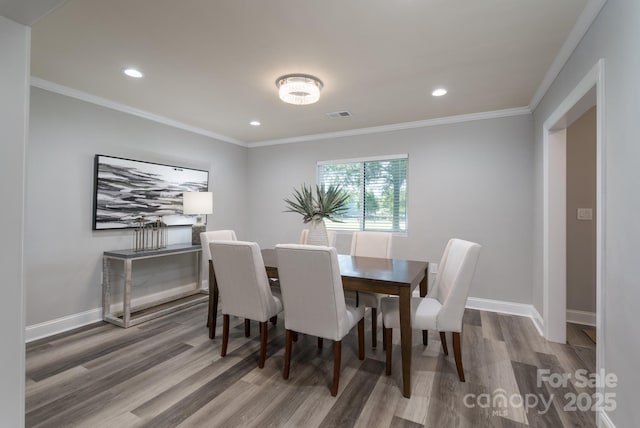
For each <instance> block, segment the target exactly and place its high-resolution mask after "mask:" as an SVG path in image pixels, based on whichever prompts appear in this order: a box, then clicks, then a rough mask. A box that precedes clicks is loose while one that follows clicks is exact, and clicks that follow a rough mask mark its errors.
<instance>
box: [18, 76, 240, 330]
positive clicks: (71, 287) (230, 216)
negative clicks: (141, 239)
mask: <svg viewBox="0 0 640 428" xmlns="http://www.w3.org/2000/svg"><path fill="white" fill-rule="evenodd" d="M30 133H31V135H30V143H29V148H28V151H27V192H26V231H25V236H26V245H25V269H26V302H27V325H29V326H31V325H34V324H38V323H41V322H44V321H50V320H55V319H58V318H61V317H65V316H69V315H74V314H79V313H83V312H85V311H90V310H94V309H97V308H99V307H101V282H102V276H101V271H102V253H103V251H105V250H117V249H124V248H131V243H132V238H131V236H132V232H131V231H129V230H124V231H123V230H120V231H92V230H91V225H92V209H93V205H92V201H93V199H92V198H93V186H94V156H95V154H103V155H110V156H118V157H125V158H130V159H136V160H144V161H149V162H158V163H164V164H169V165H179V166H184V167H190V168H198V169H205V170H208V171H209V189H210V190H211V191H213V194H214V211H215V212H214V214H212V215H209V216H208V228H209V229H222V228H224V229H227V228H229V229H235V230H236V232H237V234H238V236H239V237H240V238H244V237H246V235H247V230H248V210H247V203H246V201H247V197H246V186H247V178H246V177H247V171H246V164H247V149H246V148H244V147H240V146H236V145H232V144H228V143H224V142H220V141H217V140H214V139H211V138H208V137H204V136H201V135H196V134H193V133H190V132H187V131H183V130H179V129H176V128H172V127H169V126H165V125H162V124H159V123H156V122H152V121H149V120H146V119H142V118H139V117H136V116H132V115H129V114H125V113H121V112H118V111H114V110H110V109H108V108H104V107H100V106H97V105H94V104H89V103H86V102H83V101H79V100H77V99H73V98H69V97H66V96H63V95H59V94H55V93H52V92H48V91H45V90H42V89H37V88H32V93H31V125H30ZM169 240H170V243H178V242H190V240H191V229H190V228H189V227H179V228H172V229H171V230H170V236H169ZM193 266H194V263H193V259H191V260H190V259H189V256H176V257H167V258H163V259H161V260H160V261H155V262H153V261H144V262H139V264H138V265H137V266H136V263H135V262H134V278H133V283H134V284H133V286H134V297H135V296H137V295H138V296H139V295H142V294H147V293H151V292H155V291H162V290H166V289H170V288H174V287H178V286H181V285H185V282H186V283H189V282H191V283H194V281H195V271H194V270H193ZM116 279H117V278H116ZM194 286H195V283H194Z"/></svg>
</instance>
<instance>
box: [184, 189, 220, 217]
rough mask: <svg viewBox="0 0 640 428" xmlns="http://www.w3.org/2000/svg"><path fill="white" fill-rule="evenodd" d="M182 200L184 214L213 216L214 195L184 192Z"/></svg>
mask: <svg viewBox="0 0 640 428" xmlns="http://www.w3.org/2000/svg"><path fill="white" fill-rule="evenodd" d="M183 197H184V199H183V200H182V213H183V214H196V215H200V214H211V213H213V193H211V192H184V193H183Z"/></svg>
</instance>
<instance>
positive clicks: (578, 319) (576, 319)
mask: <svg viewBox="0 0 640 428" xmlns="http://www.w3.org/2000/svg"><path fill="white" fill-rule="evenodd" d="M567 322H572V323H574V324H583V325H589V326H591V327H595V326H596V313H595V312H586V311H576V310H573V309H567Z"/></svg>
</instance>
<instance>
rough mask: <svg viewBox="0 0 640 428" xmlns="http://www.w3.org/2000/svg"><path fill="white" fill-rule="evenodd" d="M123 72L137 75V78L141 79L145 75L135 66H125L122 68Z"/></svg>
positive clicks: (133, 75) (132, 75) (130, 75)
mask: <svg viewBox="0 0 640 428" xmlns="http://www.w3.org/2000/svg"><path fill="white" fill-rule="evenodd" d="M122 72H123V73H124V74H126V75H127V76H129V77H135V78H136V79H139V78H141V77H142V76H143V74H142V72H140V70H136V69H135V68H125V69H124V70H122Z"/></svg>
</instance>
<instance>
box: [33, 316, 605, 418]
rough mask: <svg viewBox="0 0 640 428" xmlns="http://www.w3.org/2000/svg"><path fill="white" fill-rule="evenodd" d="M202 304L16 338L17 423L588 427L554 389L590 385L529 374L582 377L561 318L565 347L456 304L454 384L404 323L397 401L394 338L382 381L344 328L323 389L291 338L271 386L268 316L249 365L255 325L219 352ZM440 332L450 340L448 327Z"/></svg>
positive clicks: (313, 355)
mask: <svg viewBox="0 0 640 428" xmlns="http://www.w3.org/2000/svg"><path fill="white" fill-rule="evenodd" d="M206 311H207V307H206V304H201V305H197V306H193V307H191V308H188V309H185V310H183V311H181V312H176V313H174V314H170V315H168V316H166V317H163V318H159V319H156V320H153V321H149V322H147V323H144V324H140V325H138V326H135V327H131V328H129V329H122V328H119V327H116V326H113V325H110V324H106V323H98V324H94V325H91V326H87V327H83V328H81V329H78V330H75V331H73V332H70V333H65V334H62V335H58V336H54V337H51V338H47V339H43V340H40V341H37V342H33V343H30V344H28V345H27V361H26V367H27V371H26V385H27V386H26V389H27V393H26V412H27V413H26V426H27V427H56V428H58V427H91V428H100V427H109V428H111V427H117V428H127V427H135V428H140V427H153V428H162V427H167V428H169V427H171V428H173V427H180V428H186V427H363V428H365V427H366V428H369V427H394V428H395V427H408V428H413V427H422V426H427V427H525V426H535V427H554V428H555V427H561V426H566V427H568V426H586V427H595V426H596V424H595V415H594V413H593V412H589V411H588V412H580V411H572V410H570V409H569V411H567V409H566V407H567V404H568V403H567V402H566V401H565V394H578V393H580V392H587V393H589V394H591V393H593V392H594V391H590V390H588V389H584V388H582V389H580V388H576V387H574V385H573V384H572V383H571V381H569V382H568V384H567V385H562V386H560V387H556V388H554V387H552V386H551V385H550V384H549V383H548V382H546V381H540V373H541V372H539V370H540V369H543V370H547V372H545V373H553V374H559V375H562V374H571V375H572V377H573V374H574V373H575V371H576V370H578V369H587V370H588V371H589V372H593V370H594V369H595V344H594V343H593V342H592V341H591V340H590V339H589V338H588V336H586V335H585V334H584V332H582V331H581V327H580V326H577V327H576V326H574V327H572V326H568V335H567V337H568V338H569V344H568V345H559V344H555V343H550V342H547V341H545V340H544V339H543V338H541V337H540V336H539V334H538V333H537V331H536V329H535V327H534V326H533V324H532V323H531V321H530V320H528V319H526V318H520V317H515V316H510V315H501V314H495V313H491V312H480V311H474V310H467V311H466V313H465V319H464V329H463V345H462V353H463V362H464V368H465V375H466V379H467V381H466V382H465V383H461V382H460V381H459V380H458V377H457V373H456V367H455V362H454V359H453V355H451V354H450V355H449V356H445V355H444V354H443V352H442V348H441V346H440V339H439V337H438V334H437V332H430V335H429V346H428V347H424V346H422V339H421V333H420V332H414V339H413V343H414V346H413V369H412V381H413V384H412V397H411V399H406V398H404V397H402V394H401V392H400V386H401V367H400V361H401V359H400V349H399V343H397V342H396V341H398V340H399V336H400V335H399V334H395V335H394V336H395V337H394V345H393V346H394V361H393V374H392V375H391V376H385V375H384V351H383V350H382V343H381V342H380V343H378V347H377V348H376V349H372V348H371V343H370V342H369V340H370V337H371V335H370V332H369V333H367V332H365V333H366V342H365V345H366V346H365V350H366V359H365V360H364V361H359V360H358V358H357V340H356V333H355V330H354V331H353V332H352V333H350V334H349V335H348V336H347V337H346V338H345V340H344V341H343V347H342V353H343V354H342V372H341V376H340V389H339V392H338V397H336V398H334V397H331V395H330V392H329V386H330V384H331V379H332V365H333V349H332V348H333V347H332V346H331V344H330V343H328V341H325V346H324V348H323V349H318V348H317V345H316V339H315V338H312V337H307V336H304V335H300V339H299V341H298V342H297V343H294V346H293V358H292V362H291V376H290V378H289V380H288V381H285V380H283V379H282V368H283V358H284V327H283V321H282V320H279V322H278V325H277V326H276V327H273V326H271V325H270V327H269V348H268V353H267V355H268V357H267V361H266V364H265V367H264V369H262V370H261V369H259V368H258V350H259V347H260V342H259V329H258V325H257V323H252V331H251V333H252V335H251V337H249V338H246V337H244V323H243V320H241V319H239V318H233V317H232V318H231V322H232V329H231V333H230V340H229V348H228V353H227V356H226V357H225V358H221V357H220V342H221V337H220V336H221V334H220V332H218V335H217V336H216V339H214V340H209V338H208V331H207V328H206V327H205V323H206ZM368 316H369V315H367V317H368ZM366 324H367V325H370V324H369V323H366ZM218 325H222V323H221V321H220V320H219V321H218ZM378 336H379V337H380V338H381V336H382V335H381V334H379V335H378ZM447 340H448V341H449V349H452V345H451V336H450V335H447Z"/></svg>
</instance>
